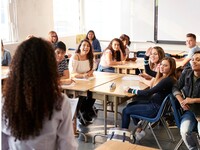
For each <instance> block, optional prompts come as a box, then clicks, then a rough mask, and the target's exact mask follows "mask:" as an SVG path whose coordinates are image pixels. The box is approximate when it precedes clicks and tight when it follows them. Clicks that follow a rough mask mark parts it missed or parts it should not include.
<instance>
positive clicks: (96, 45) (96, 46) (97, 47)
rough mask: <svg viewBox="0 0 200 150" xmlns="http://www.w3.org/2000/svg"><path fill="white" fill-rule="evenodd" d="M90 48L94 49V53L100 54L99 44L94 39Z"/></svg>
mask: <svg viewBox="0 0 200 150" xmlns="http://www.w3.org/2000/svg"><path fill="white" fill-rule="evenodd" d="M92 47H93V49H94V52H101V46H100V42H99V40H97V39H94V40H93V41H92Z"/></svg>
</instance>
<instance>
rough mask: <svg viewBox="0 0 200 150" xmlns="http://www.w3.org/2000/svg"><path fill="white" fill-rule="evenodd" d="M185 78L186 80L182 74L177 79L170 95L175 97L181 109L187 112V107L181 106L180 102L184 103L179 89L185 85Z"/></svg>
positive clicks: (182, 94)
mask: <svg viewBox="0 0 200 150" xmlns="http://www.w3.org/2000/svg"><path fill="white" fill-rule="evenodd" d="M185 78H186V72H183V73H182V74H181V76H180V78H179V80H178V81H177V82H176V84H174V86H173V88H172V93H173V95H174V96H175V97H176V99H177V100H178V101H179V103H180V105H181V107H182V108H183V109H184V110H188V109H189V105H186V104H185V105H182V102H183V101H184V97H185V95H184V93H183V92H181V89H182V88H183V87H184V84H185Z"/></svg>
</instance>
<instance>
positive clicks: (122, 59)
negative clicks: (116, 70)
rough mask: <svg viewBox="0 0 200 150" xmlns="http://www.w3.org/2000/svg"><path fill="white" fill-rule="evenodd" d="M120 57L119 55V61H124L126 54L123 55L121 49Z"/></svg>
mask: <svg viewBox="0 0 200 150" xmlns="http://www.w3.org/2000/svg"><path fill="white" fill-rule="evenodd" d="M120 57H121V61H125V59H126V55H124V53H123V52H122V50H121V49H120Z"/></svg>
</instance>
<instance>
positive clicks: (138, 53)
mask: <svg viewBox="0 0 200 150" xmlns="http://www.w3.org/2000/svg"><path fill="white" fill-rule="evenodd" d="M145 53H146V51H137V55H136V56H137V57H140V58H144V55H145Z"/></svg>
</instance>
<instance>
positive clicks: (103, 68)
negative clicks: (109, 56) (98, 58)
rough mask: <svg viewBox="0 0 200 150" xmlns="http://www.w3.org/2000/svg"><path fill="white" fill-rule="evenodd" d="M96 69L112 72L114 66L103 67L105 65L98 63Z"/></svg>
mask: <svg viewBox="0 0 200 150" xmlns="http://www.w3.org/2000/svg"><path fill="white" fill-rule="evenodd" d="M97 71H99V72H110V73H114V72H115V68H113V67H108V68H105V67H103V66H101V65H100V64H99V66H98V69H97Z"/></svg>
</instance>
